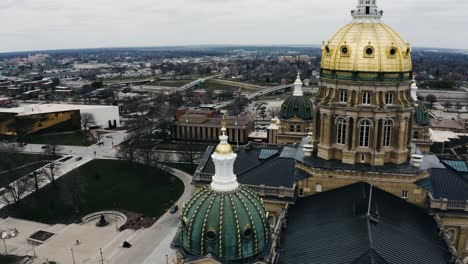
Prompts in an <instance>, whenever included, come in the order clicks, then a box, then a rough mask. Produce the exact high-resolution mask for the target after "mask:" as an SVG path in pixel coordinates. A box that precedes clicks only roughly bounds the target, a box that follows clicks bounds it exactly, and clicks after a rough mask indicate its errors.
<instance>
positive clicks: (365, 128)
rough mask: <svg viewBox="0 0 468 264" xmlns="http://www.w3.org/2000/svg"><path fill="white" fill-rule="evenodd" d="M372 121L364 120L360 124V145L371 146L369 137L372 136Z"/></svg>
mask: <svg viewBox="0 0 468 264" xmlns="http://www.w3.org/2000/svg"><path fill="white" fill-rule="evenodd" d="M370 126H371V124H370V121H369V120H363V121H361V124H360V130H359V132H360V133H359V147H363V148H368V147H369V142H370V140H369V137H370Z"/></svg>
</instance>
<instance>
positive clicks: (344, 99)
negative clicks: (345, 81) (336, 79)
mask: <svg viewBox="0 0 468 264" xmlns="http://www.w3.org/2000/svg"><path fill="white" fill-rule="evenodd" d="M346 102H348V91H346V90H341V91H340V103H346Z"/></svg>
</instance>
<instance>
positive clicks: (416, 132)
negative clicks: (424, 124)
mask: <svg viewBox="0 0 468 264" xmlns="http://www.w3.org/2000/svg"><path fill="white" fill-rule="evenodd" d="M413 138H414V139H418V138H419V132H418V131H414V134H413Z"/></svg>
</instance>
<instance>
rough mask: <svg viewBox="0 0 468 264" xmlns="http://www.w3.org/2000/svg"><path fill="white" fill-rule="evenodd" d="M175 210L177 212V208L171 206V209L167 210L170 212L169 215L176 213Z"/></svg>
mask: <svg viewBox="0 0 468 264" xmlns="http://www.w3.org/2000/svg"><path fill="white" fill-rule="evenodd" d="M177 210H179V206H177V205H173V206H172V207H171V210H169V212H170V213H171V214H174V213H175V212H177Z"/></svg>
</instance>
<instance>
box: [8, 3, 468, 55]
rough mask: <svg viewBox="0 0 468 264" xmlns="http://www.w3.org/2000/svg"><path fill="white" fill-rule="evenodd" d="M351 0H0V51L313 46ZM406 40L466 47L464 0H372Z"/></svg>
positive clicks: (343, 16) (343, 17) (341, 21)
mask: <svg viewBox="0 0 468 264" xmlns="http://www.w3.org/2000/svg"><path fill="white" fill-rule="evenodd" d="M356 3H357V0H320V1H319V0H0V25H1V26H0V52H8V51H18V50H43V49H68V48H95V47H123V46H124V47H129V46H167V45H193V44H252V45H276V44H320V43H321V42H322V41H323V40H327V39H328V38H329V37H331V36H332V34H333V33H334V32H335V31H336V30H338V29H339V28H340V27H341V26H343V25H345V24H346V23H347V22H349V21H350V20H351V16H350V10H351V9H353V8H354V7H355V6H356ZM377 3H378V5H379V8H381V9H383V10H384V12H385V13H384V17H383V20H384V21H385V22H386V23H387V24H388V25H390V26H391V27H393V28H395V29H396V30H397V31H398V32H400V33H401V35H402V36H403V38H404V39H405V40H406V41H408V42H410V43H411V44H412V45H413V46H419V47H421V46H423V47H440V48H460V49H468V33H467V32H468V0H377Z"/></svg>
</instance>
